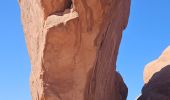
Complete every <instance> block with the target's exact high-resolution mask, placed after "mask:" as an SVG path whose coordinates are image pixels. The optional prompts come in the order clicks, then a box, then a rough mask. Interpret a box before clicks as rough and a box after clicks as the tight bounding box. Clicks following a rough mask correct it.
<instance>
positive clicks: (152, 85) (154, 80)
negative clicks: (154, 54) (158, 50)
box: [138, 47, 170, 100]
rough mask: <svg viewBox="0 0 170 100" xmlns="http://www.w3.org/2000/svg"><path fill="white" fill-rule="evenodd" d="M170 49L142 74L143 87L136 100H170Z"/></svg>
mask: <svg viewBox="0 0 170 100" xmlns="http://www.w3.org/2000/svg"><path fill="white" fill-rule="evenodd" d="M169 57H170V47H168V48H167V49H166V50H165V51H164V52H163V53H162V55H161V56H160V57H159V58H158V59H157V60H155V61H153V62H151V63H150V64H148V65H147V67H146V68H145V72H144V74H145V75H144V80H145V85H144V87H143V89H142V95H141V96H140V97H139V98H138V100H170V59H169Z"/></svg>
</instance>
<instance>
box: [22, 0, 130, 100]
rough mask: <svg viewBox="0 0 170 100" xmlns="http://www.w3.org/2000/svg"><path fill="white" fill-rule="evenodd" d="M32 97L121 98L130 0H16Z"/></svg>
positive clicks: (37, 99) (51, 99)
mask: <svg viewBox="0 0 170 100" xmlns="http://www.w3.org/2000/svg"><path fill="white" fill-rule="evenodd" d="M19 4H20V8H21V14H22V23H23V27H24V33H25V38H26V43H27V48H28V52H29V55H30V60H31V65H32V71H31V77H30V84H31V93H32V100H125V99H126V97H127V87H126V85H125V84H124V82H123V79H122V78H121V75H120V74H118V73H117V72H116V59H117V54H118V49H119V44H120V41H121V37H122V32H123V30H124V29H125V27H126V26H127V23H128V16H129V9H130V0H19Z"/></svg>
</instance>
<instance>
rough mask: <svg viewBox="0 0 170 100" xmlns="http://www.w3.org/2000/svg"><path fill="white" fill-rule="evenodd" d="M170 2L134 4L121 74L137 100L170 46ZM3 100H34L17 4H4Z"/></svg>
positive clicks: (0, 30) (0, 18) (0, 7)
mask: <svg viewBox="0 0 170 100" xmlns="http://www.w3.org/2000/svg"><path fill="white" fill-rule="evenodd" d="M169 4H170V0H132V4H131V15H130V19H129V25H128V27H127V29H126V30H125V32H124V33H123V39H122V43H121V46H120V51H119V56H118V62H117V70H118V71H119V72H120V73H121V74H122V76H123V78H124V80H125V82H126V84H127V86H128V88H129V95H128V100H134V99H135V98H136V97H137V96H138V95H139V94H140V90H141V88H142V86H143V69H144V66H145V65H146V64H147V63H149V62H150V61H152V60H154V59H155V58H157V57H158V56H159V55H160V54H161V52H162V51H163V50H164V49H165V48H166V47H167V46H168V45H169V44H170V6H169ZM0 12H1V14H0V22H1V24H0V34H1V37H0V46H1V48H0V64H1V69H0V89H1V91H0V100H31V96H30V91H29V74H30V61H29V56H28V53H27V49H26V44H25V40H24V33H23V30H22V25H21V20H20V10H19V6H18V3H17V1H16V0H2V1H1V3H0Z"/></svg>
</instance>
